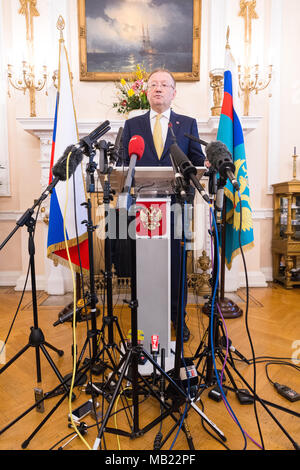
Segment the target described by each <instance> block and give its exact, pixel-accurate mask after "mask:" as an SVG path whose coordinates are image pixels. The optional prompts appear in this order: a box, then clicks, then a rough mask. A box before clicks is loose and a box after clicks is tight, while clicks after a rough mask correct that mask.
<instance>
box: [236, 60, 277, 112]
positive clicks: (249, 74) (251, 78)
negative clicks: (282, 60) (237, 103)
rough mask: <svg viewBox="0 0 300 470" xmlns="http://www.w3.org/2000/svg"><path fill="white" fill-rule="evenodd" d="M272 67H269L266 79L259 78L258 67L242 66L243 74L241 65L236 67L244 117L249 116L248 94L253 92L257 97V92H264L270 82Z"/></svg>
mask: <svg viewBox="0 0 300 470" xmlns="http://www.w3.org/2000/svg"><path fill="white" fill-rule="evenodd" d="M272 68H273V67H272V65H269V73H268V76H267V77H266V78H263V79H262V78H261V77H260V72H259V65H258V64H256V65H254V66H253V67H250V66H249V65H245V66H244V73H243V74H242V72H241V65H238V78H239V86H240V89H241V92H242V93H243V95H244V116H249V107H250V94H251V93H252V92H253V91H254V92H255V94H256V95H257V94H258V92H259V91H262V90H265V89H266V88H267V87H268V86H269V84H270V82H271V80H272Z"/></svg>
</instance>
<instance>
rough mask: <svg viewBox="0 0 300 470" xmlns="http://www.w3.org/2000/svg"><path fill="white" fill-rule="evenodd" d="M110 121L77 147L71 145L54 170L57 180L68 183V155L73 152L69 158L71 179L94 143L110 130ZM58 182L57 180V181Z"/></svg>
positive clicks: (97, 128) (91, 133) (83, 139)
mask: <svg viewBox="0 0 300 470" xmlns="http://www.w3.org/2000/svg"><path fill="white" fill-rule="evenodd" d="M109 129H110V127H109V121H105V122H103V123H102V124H100V125H99V126H98V127H96V129H94V130H93V131H92V132H90V134H88V135H87V136H85V137H83V138H82V139H80V141H79V142H78V143H77V144H75V145H69V146H68V147H67V148H66V150H65V151H64V153H63V156H62V157H60V158H59V160H58V161H57V162H56V163H55V165H54V166H53V168H52V173H53V175H54V176H55V178H58V179H59V180H61V181H66V179H67V160H68V155H69V153H70V152H71V155H70V158H69V177H70V176H72V175H73V173H74V172H75V170H76V168H77V166H78V165H79V163H81V161H82V158H83V154H85V155H86V154H88V152H89V150H90V148H91V147H92V146H93V145H94V143H95V142H96V141H97V140H98V139H99V138H100V137H101V136H102V135H103V134H105V133H106V132H107V131H108V130H109ZM56 181H57V179H56Z"/></svg>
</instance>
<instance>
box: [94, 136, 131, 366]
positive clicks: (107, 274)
mask: <svg viewBox="0 0 300 470" xmlns="http://www.w3.org/2000/svg"><path fill="white" fill-rule="evenodd" d="M101 147H102V150H103V152H102V153H100V168H101V172H102V174H104V184H103V203H104V208H105V220H107V230H106V232H105V241H104V257H105V271H104V273H103V274H104V279H105V290H106V298H107V314H106V315H104V317H103V325H102V328H101V330H100V333H101V335H100V337H101V339H102V343H103V347H102V349H101V350H100V351H99V353H98V355H99V356H101V355H102V354H103V353H104V352H107V354H108V357H109V359H110V362H111V363H112V365H113V370H116V368H117V365H116V364H115V361H114V359H113V355H112V354H111V353H110V351H111V350H112V349H116V350H117V352H118V353H119V354H120V355H122V354H124V352H123V351H122V350H121V349H120V348H119V347H118V345H117V344H116V342H115V340H114V325H116V328H117V331H118V334H119V337H120V340H121V343H122V346H123V349H124V350H125V348H126V344H125V340H124V337H123V334H122V331H121V328H120V325H119V322H118V318H117V317H116V316H114V314H113V285H112V247H111V207H110V203H111V201H113V195H114V190H112V189H111V182H110V175H111V172H112V170H113V167H111V166H109V165H108V164H107V149H108V148H109V146H107V145H106V144H105V143H104V142H103V141H102V143H101ZM104 302H105V301H104ZM104 310H105V305H104ZM105 327H107V328H108V343H107V344H106V342H105Z"/></svg>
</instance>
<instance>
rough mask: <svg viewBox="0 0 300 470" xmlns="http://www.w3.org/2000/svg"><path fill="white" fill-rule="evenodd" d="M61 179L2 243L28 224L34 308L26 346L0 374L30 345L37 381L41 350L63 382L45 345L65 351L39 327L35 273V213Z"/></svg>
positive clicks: (39, 376)
mask: <svg viewBox="0 0 300 470" xmlns="http://www.w3.org/2000/svg"><path fill="white" fill-rule="evenodd" d="M58 181H59V179H58V178H55V179H54V180H53V182H52V183H51V184H50V185H49V186H48V187H47V188H46V189H45V191H44V192H43V193H42V194H41V196H40V198H39V199H38V200H37V201H36V202H35V203H34V205H33V206H32V207H31V208H29V209H27V210H26V211H25V212H24V214H23V215H22V216H21V217H20V219H19V220H18V221H17V222H16V226H15V228H14V229H13V230H12V231H11V233H10V234H9V235H8V236H7V237H6V239H5V240H4V241H3V242H2V243H1V245H0V250H2V249H3V248H4V246H5V245H6V243H7V242H8V241H9V240H10V239H11V238H12V236H13V235H14V234H15V233H16V231H17V230H18V229H19V228H20V227H23V226H24V225H26V227H27V231H28V253H29V262H30V276H31V294H32V309H33V326H32V327H31V328H30V330H31V333H30V336H29V340H28V343H27V345H26V346H24V347H23V348H22V349H21V350H20V351H19V352H18V353H17V354H16V355H15V356H14V357H13V358H12V359H10V361H8V362H7V363H6V364H5V365H4V366H3V367H2V368H1V369H0V374H2V373H3V372H4V371H5V370H6V369H7V368H8V367H10V366H11V365H12V364H13V363H14V362H15V361H16V360H17V359H18V358H19V357H20V356H22V355H23V354H24V353H25V352H26V351H27V349H29V348H30V347H34V348H35V359H36V373H37V382H38V383H39V382H41V381H42V373H41V361H40V351H42V353H43V354H44V356H45V357H46V359H47V361H48V362H49V364H50V366H51V367H52V369H53V371H54V372H55V374H56V376H57V377H58V379H59V380H60V382H61V383H63V381H64V379H63V377H62V375H61V374H60V372H59V371H58V369H57V367H56V366H55V364H54V362H53V360H52V359H51V356H50V355H49V353H48V351H47V349H46V348H45V346H47V347H49V348H50V349H52V350H53V351H55V352H56V353H57V354H58V355H59V356H63V354H64V352H63V351H62V350H59V349H57V348H55V347H54V346H52V345H51V344H50V343H48V342H47V341H45V337H44V334H43V332H42V330H41V328H40V327H39V322H38V308H37V289H36V275H35V243H34V232H35V226H36V220H35V219H34V217H33V213H34V210H35V208H36V207H39V206H40V205H41V203H42V202H43V201H44V200H45V199H46V198H47V196H48V194H49V193H50V192H51V191H52V190H53V188H54V187H55V186H56V184H57V183H58Z"/></svg>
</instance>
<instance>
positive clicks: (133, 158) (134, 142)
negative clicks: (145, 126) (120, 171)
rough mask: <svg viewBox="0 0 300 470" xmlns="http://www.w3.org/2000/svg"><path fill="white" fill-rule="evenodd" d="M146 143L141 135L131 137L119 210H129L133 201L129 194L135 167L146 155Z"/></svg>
mask: <svg viewBox="0 0 300 470" xmlns="http://www.w3.org/2000/svg"><path fill="white" fill-rule="evenodd" d="M144 150H145V142H144V139H143V138H142V137H141V136H140V135H134V136H133V137H131V139H130V141H129V144H128V154H129V157H130V162H129V167H128V172H127V176H126V180H125V184H124V188H123V190H122V193H120V194H119V197H118V203H117V208H118V209H127V210H128V208H129V205H130V202H131V199H130V198H129V194H130V191H131V186H132V181H133V178H134V174H135V166H136V163H137V161H138V160H140V159H141V158H142V156H143V154H144Z"/></svg>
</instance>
